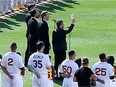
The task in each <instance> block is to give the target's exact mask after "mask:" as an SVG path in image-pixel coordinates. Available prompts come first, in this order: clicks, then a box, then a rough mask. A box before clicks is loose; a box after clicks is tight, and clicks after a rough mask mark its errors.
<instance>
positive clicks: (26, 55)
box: [25, 5, 35, 67]
mask: <svg viewBox="0 0 116 87" xmlns="http://www.w3.org/2000/svg"><path fill="white" fill-rule="evenodd" d="M33 10H35V5H29V6H28V13H27V14H26V17H25V22H26V25H27V31H26V38H27V49H26V51H25V66H26V67H27V62H28V58H29V40H28V36H29V29H28V22H29V20H30V19H31V12H32V11H33Z"/></svg>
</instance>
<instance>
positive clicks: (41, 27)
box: [37, 20, 50, 54]
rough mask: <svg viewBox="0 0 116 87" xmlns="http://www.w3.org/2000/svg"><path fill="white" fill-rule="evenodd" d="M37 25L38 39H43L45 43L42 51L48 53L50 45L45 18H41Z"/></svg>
mask: <svg viewBox="0 0 116 87" xmlns="http://www.w3.org/2000/svg"><path fill="white" fill-rule="evenodd" d="M37 27H38V32H39V34H38V37H39V40H40V41H43V42H44V44H45V49H44V53H46V54H48V53H49V47H50V42H49V27H48V23H47V22H46V21H45V20H42V21H40V22H39V23H38V25H37Z"/></svg>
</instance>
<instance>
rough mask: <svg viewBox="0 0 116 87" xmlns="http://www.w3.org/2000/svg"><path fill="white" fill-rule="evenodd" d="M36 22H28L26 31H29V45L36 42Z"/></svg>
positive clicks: (31, 20)
mask: <svg viewBox="0 0 116 87" xmlns="http://www.w3.org/2000/svg"><path fill="white" fill-rule="evenodd" d="M37 24H38V22H37V20H36V19H35V18H33V17H32V18H31V19H30V20H29V22H28V30H29V36H28V38H29V43H30V44H36V43H37V41H38V30H37Z"/></svg>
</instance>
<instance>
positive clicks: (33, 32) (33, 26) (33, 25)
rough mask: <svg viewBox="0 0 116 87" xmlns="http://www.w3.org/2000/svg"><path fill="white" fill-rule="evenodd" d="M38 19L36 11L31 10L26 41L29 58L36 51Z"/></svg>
mask: <svg viewBox="0 0 116 87" xmlns="http://www.w3.org/2000/svg"><path fill="white" fill-rule="evenodd" d="M38 17H39V13H38V11H36V10H33V11H32V12H31V19H30V20H29V22H28V30H29V35H28V40H29V56H30V55H31V54H32V53H34V52H36V51H37V48H36V43H37V42H38V30H37V24H38V21H37V20H36V18H38ZM27 63H28V58H27V59H26V62H25V65H26V66H27Z"/></svg>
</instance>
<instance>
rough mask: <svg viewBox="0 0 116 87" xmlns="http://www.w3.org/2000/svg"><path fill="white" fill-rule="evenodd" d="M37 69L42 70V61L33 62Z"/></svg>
mask: <svg viewBox="0 0 116 87" xmlns="http://www.w3.org/2000/svg"><path fill="white" fill-rule="evenodd" d="M33 62H34V67H35V68H37V67H38V68H42V61H41V60H33Z"/></svg>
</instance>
